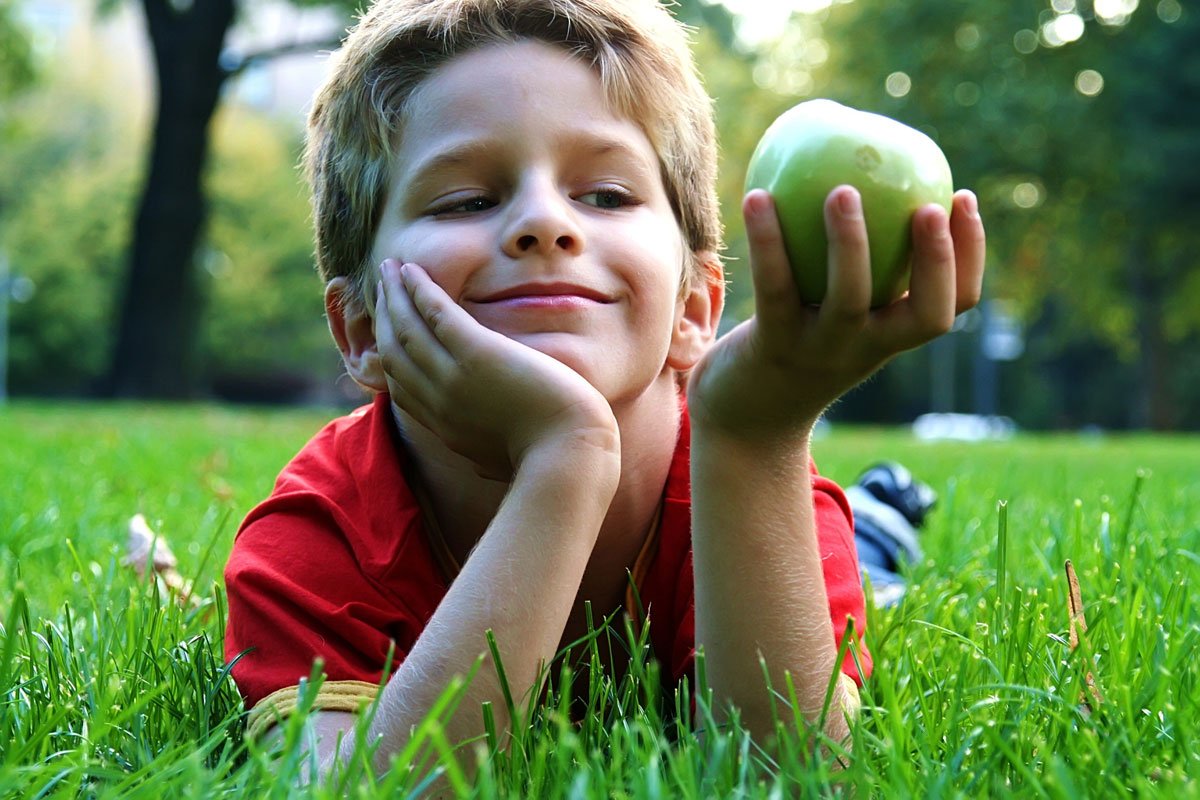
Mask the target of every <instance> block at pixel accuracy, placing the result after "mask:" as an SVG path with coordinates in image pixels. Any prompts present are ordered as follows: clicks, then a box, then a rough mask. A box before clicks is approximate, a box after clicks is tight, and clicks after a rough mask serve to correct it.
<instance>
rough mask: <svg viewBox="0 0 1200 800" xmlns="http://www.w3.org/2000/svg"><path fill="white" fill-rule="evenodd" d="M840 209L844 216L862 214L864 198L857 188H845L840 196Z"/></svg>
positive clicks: (859, 215)
mask: <svg viewBox="0 0 1200 800" xmlns="http://www.w3.org/2000/svg"><path fill="white" fill-rule="evenodd" d="M838 209H839V210H840V211H841V212H842V216H844V217H861V216H862V198H861V197H859V194H858V191H857V190H855V189H843V190H842V193H841V194H840V195H839V196H838Z"/></svg>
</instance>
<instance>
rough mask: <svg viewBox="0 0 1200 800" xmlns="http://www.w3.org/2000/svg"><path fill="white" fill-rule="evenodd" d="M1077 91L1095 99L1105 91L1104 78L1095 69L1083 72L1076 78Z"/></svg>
mask: <svg viewBox="0 0 1200 800" xmlns="http://www.w3.org/2000/svg"><path fill="white" fill-rule="evenodd" d="M1075 91H1077V92H1079V93H1080V94H1081V95H1084V96H1085V97H1095V96H1096V95H1098V94H1100V92H1102V91H1104V76H1103V75H1101V74H1100V73H1099V72H1097V71H1096V70H1094V69H1085V70H1081V71H1080V72H1079V73H1078V74H1077V75H1076V76H1075Z"/></svg>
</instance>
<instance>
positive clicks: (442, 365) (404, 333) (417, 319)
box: [376, 260, 453, 378]
mask: <svg viewBox="0 0 1200 800" xmlns="http://www.w3.org/2000/svg"><path fill="white" fill-rule="evenodd" d="M400 270H401V268H400V266H399V265H398V264H396V263H395V262H394V261H390V260H389V261H385V262H384V265H383V279H382V280H381V281H380V285H381V289H382V291H381V292H380V299H381V301H382V302H383V304H384V305H383V308H382V309H381V310H379V312H378V313H377V314H376V325H377V326H378V325H382V326H384V327H382V328H381V330H383V331H386V333H387V336H386V339H385V337H384V336H383V335H380V336H377V337H376V338H377V339H379V340H380V341H387V342H389V343H393V344H395V345H396V349H397V350H398V351H399V352H400V353H402V354H403V356H404V358H403V359H397V360H396V365H397V368H400V369H403V368H404V363H405V362H407V363H409V364H411V365H412V366H413V368H414V369H415V370H416V371H419V372H421V373H423V374H424V375H425V377H426V378H436V377H437V376H439V375H442V374H444V371H445V370H446V369H447V367H449V366H450V365H451V364H452V362H453V359H452V358H451V357H450V355H449V354H448V353H447V352H446V351H445V349H444V348H443V347H442V346H441V344H440V343H439V342H438V341H437V339H436V338H435V337H434V335H433V334H432V332H431V331H430V330H429V328H428V324H427V322H426V321H425V319H424V318H423V317H422V315H421V314H420V313H419V311H418V309H417V307H416V305H415V303H414V302H413V299H412V297H410V296H409V293H408V290H407V289H406V288H405V287H404V286H403V285H402V283H401V279H400V274H401V272H400Z"/></svg>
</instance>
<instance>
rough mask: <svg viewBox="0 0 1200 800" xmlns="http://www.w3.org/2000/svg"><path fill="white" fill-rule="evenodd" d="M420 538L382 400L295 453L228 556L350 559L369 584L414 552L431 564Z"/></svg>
mask: <svg viewBox="0 0 1200 800" xmlns="http://www.w3.org/2000/svg"><path fill="white" fill-rule="evenodd" d="M423 530H424V528H423V521H422V511H421V506H420V503H419V502H418V500H417V497H416V495H415V493H414V491H413V487H412V485H411V483H410V481H409V479H408V477H407V470H406V460H405V456H404V450H403V448H402V447H401V446H400V443H399V434H398V433H397V432H396V430H395V425H394V423H393V421H392V415H391V406H390V404H389V401H388V397H387V395H386V394H384V395H381V396H379V397H377V398H376V399H375V401H374V402H372V403H371V404H369V405H366V406H363V407H362V408H359V409H357V410H355V411H353V412H351V413H350V414H347V415H346V416H343V417H339V418H337V419H335V420H333V421H331V422H330V423H329V424H327V425H326V426H325V427H324V428H322V429H321V430H320V431H319V432H318V433H317V434H316V435H315V436H313V438H312V439H310V440H309V441H308V443H307V444H305V445H304V447H303V448H301V450H300V452H299V453H297V454H296V456H295V457H294V458H293V459H292V460H291V461H290V462H289V463H288V464H287V466H285V467H284V468H283V470H282V472H280V474H279V477H278V478H277V479H276V481H275V488H274V490H273V491H272V492H271V494H270V495H269V496H268V497H267V498H266V499H265V500H263V501H262V502H260V503H259V504H258V505H257V506H255V508H254V509H252V510H251V511H250V513H249V514H248V515H247V516H246V518H245V520H244V521H243V522H242V525H241V527H240V528H239V530H238V533H237V536H236V539H235V545H234V556H235V559H236V557H238V556H240V555H248V554H250V553H257V554H258V555H259V556H262V557H265V558H272V557H275V556H279V557H286V558H288V559H289V560H295V559H297V558H299V557H300V553H299V552H298V550H307V551H311V552H310V553H309V556H308V557H315V554H316V553H317V552H320V551H328V550H329V549H330V548H335V549H338V550H343V551H346V552H348V553H350V554H352V557H353V560H354V561H355V562H356V563H357V564H358V566H359V569H361V570H362V572H363V573H364V574H365V575H367V576H369V577H370V578H371V579H378V580H384V579H385V578H386V577H387V574H388V573H390V572H391V570H393V569H394V568H395V565H396V562H397V560H398V559H400V560H403V559H404V558H409V559H411V558H413V557H414V552H415V551H419V553H417V555H420V556H422V557H421V558H418V559H417V561H418V562H419V563H422V564H424V563H425V562H427V561H428V562H429V563H430V564H432V563H433V562H432V560H431V557H430V558H426V557H425V556H429V555H430V554H429V553H428V550H429V547H428V544H427V542H426V541H425V539H426V537H425V536H424V534H423ZM285 553H286V554H287V555H286V556H285V555H284V554H285ZM317 560H320V559H319V558H317ZM435 571H436V568H435Z"/></svg>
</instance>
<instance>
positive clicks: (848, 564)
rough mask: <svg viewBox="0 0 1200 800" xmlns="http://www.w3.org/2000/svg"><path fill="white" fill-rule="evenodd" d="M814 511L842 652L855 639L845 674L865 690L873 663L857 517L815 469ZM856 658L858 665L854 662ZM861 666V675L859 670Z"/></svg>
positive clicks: (840, 493) (837, 488) (848, 652)
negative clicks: (848, 637)
mask: <svg viewBox="0 0 1200 800" xmlns="http://www.w3.org/2000/svg"><path fill="white" fill-rule="evenodd" d="M812 483H813V509H814V511H815V512H816V513H815V521H816V526H817V544H818V546H819V547H820V555H821V567H822V571H823V573H824V575H825V594H826V595H827V596H828V598H829V617H830V620H831V621H832V622H833V635H834V638H835V639H836V640H837V645H838V647H839V648H841V647H842V645H843V643H844V642H845V641H846V634H847V632H852V635H853V638H852V640H851V642H850V645H849V647H848V649H847V650H846V656H845V658H844V659H843V660H842V672H843V673H844V674H845V675H847V676H849V677H850V678H851V679H853V681H854V682H855V683H856V684H858V685H859V686H862V684H863V681H865V680H866V679H867V678H869V677H870V676H871V670H872V667H873V662H872V660H871V654H870V652H868V650H867V646H866V642H865V641H864V639H863V635H864V634H865V633H866V628H867V610H866V598H865V597H864V595H863V587H862V576H861V574H860V573H859V568H858V553H857V552H856V551H855V548H854V513H853V512H852V511H851V510H850V501H849V500H848V499H846V493H845V492H844V491H842V487H840V486H838V485H837V484H836V483H834V482H833V481H831V480H829V479H828V478H825V477H822V476H821V475H819V474H817V471H816V468H815V467H813V468H812ZM856 658H857V663H856V661H855V659H856ZM858 665H861V666H862V671H861V672H860V671H859V669H858Z"/></svg>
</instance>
